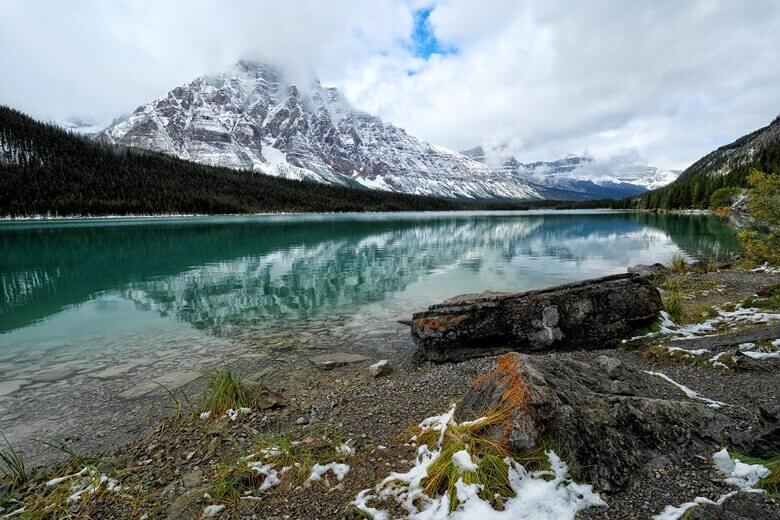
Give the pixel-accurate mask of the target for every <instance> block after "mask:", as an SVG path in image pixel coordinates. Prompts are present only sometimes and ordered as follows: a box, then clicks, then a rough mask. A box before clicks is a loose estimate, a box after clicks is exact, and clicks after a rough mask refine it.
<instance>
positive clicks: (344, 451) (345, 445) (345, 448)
mask: <svg viewBox="0 0 780 520" xmlns="http://www.w3.org/2000/svg"><path fill="white" fill-rule="evenodd" d="M349 442H350V441H346V442H342V443H341V445H339V446H336V453H338V454H339V455H354V454H355V448H353V447H352V446H350V445H349Z"/></svg>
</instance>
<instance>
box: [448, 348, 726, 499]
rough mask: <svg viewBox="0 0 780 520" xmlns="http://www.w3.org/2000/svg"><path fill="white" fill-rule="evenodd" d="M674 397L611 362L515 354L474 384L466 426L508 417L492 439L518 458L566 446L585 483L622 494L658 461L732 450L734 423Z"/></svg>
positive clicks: (464, 410) (463, 413)
mask: <svg viewBox="0 0 780 520" xmlns="http://www.w3.org/2000/svg"><path fill="white" fill-rule="evenodd" d="M668 392H669V387H668V384H667V383H665V382H664V381H662V380H660V379H658V378H655V377H652V376H650V375H648V374H646V373H644V372H640V371H638V370H635V369H633V368H630V367H627V366H624V365H621V364H616V363H614V362H613V361H610V358H599V361H596V362H592V363H585V362H582V361H577V360H574V359H571V358H568V357H554V356H533V357H531V356H527V355H523V354H517V353H510V354H506V355H504V356H502V357H501V358H499V361H498V364H497V366H496V368H495V369H494V370H492V371H490V372H488V373H487V374H485V375H483V376H481V377H479V378H478V379H476V380H475V381H474V382H473V383H472V385H471V388H470V389H469V390H468V391H467V392H466V394H465V395H464V397H463V402H462V403H461V405H460V407H459V409H458V418H459V419H460V420H465V419H475V418H477V417H482V416H484V415H485V414H486V413H488V412H490V411H493V410H496V409H501V410H504V409H506V410H508V412H509V415H508V418H507V419H506V420H505V421H503V422H501V423H499V424H497V425H495V426H493V427H492V428H491V429H490V430H489V431H488V435H490V436H492V437H493V438H494V439H495V440H497V441H499V442H502V443H506V444H507V446H508V447H509V449H510V450H511V451H513V452H515V453H518V454H520V453H527V452H528V451H532V450H535V449H538V448H540V447H542V446H545V445H546V443H548V442H549V443H552V444H554V445H557V446H563V447H564V448H565V450H566V452H567V453H568V454H570V458H571V460H569V462H570V463H572V464H573V469H574V470H575V471H576V472H578V473H579V474H580V475H581V476H582V478H583V480H586V481H589V482H592V483H593V484H594V485H595V486H596V487H597V488H598V489H600V490H602V491H616V490H620V489H623V488H625V487H626V486H628V485H629V484H630V482H631V481H632V479H633V478H635V477H637V475H641V474H642V473H643V472H644V469H645V468H644V466H645V465H646V464H648V463H650V462H651V461H652V460H654V459H656V460H657V459H658V457H662V456H670V454H673V453H675V452H678V451H680V450H685V451H686V452H690V451H692V450H699V449H700V450H702V451H703V452H712V451H715V450H716V449H717V448H718V447H719V446H721V445H724V444H729V443H730V441H731V438H730V433H729V430H730V429H731V428H733V424H732V420H731V419H729V418H728V417H726V416H725V415H722V414H720V413H718V412H716V411H714V410H712V409H711V408H708V407H707V406H706V405H704V404H702V403H700V402H697V401H691V400H688V399H686V398H685V397H681V399H680V400H676V399H674V400H672V399H667V398H664V396H666V395H668Z"/></svg>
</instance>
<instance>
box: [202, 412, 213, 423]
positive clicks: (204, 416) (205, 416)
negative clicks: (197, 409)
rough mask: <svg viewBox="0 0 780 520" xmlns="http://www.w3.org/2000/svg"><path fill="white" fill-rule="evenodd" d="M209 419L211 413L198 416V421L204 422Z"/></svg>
mask: <svg viewBox="0 0 780 520" xmlns="http://www.w3.org/2000/svg"><path fill="white" fill-rule="evenodd" d="M209 417H211V412H203V413H202V414H200V420H201V421H205V420H206V419H208V418H209Z"/></svg>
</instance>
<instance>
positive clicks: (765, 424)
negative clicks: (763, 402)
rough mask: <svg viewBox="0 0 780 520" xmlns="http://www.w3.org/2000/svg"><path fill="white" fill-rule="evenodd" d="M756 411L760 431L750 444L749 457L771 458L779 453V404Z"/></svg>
mask: <svg viewBox="0 0 780 520" xmlns="http://www.w3.org/2000/svg"><path fill="white" fill-rule="evenodd" d="M758 411H759V421H760V423H761V430H760V431H759V432H758V433H757V434H756V435H755V437H754V438H753V440H752V442H751V444H752V446H751V447H750V455H752V456H754V457H761V458H767V459H768V458H772V457H775V456H777V454H778V453H780V403H775V404H774V405H772V406H766V407H763V406H762V407H760V408H759V409H758Z"/></svg>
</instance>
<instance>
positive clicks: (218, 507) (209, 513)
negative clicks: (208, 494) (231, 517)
mask: <svg viewBox="0 0 780 520" xmlns="http://www.w3.org/2000/svg"><path fill="white" fill-rule="evenodd" d="M224 509H225V506H223V505H222V504H213V505H210V506H206V507H205V508H204V509H203V515H201V517H202V518H216V517H217V516H219V515H220V514H221V513H222V511H223V510H224Z"/></svg>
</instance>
